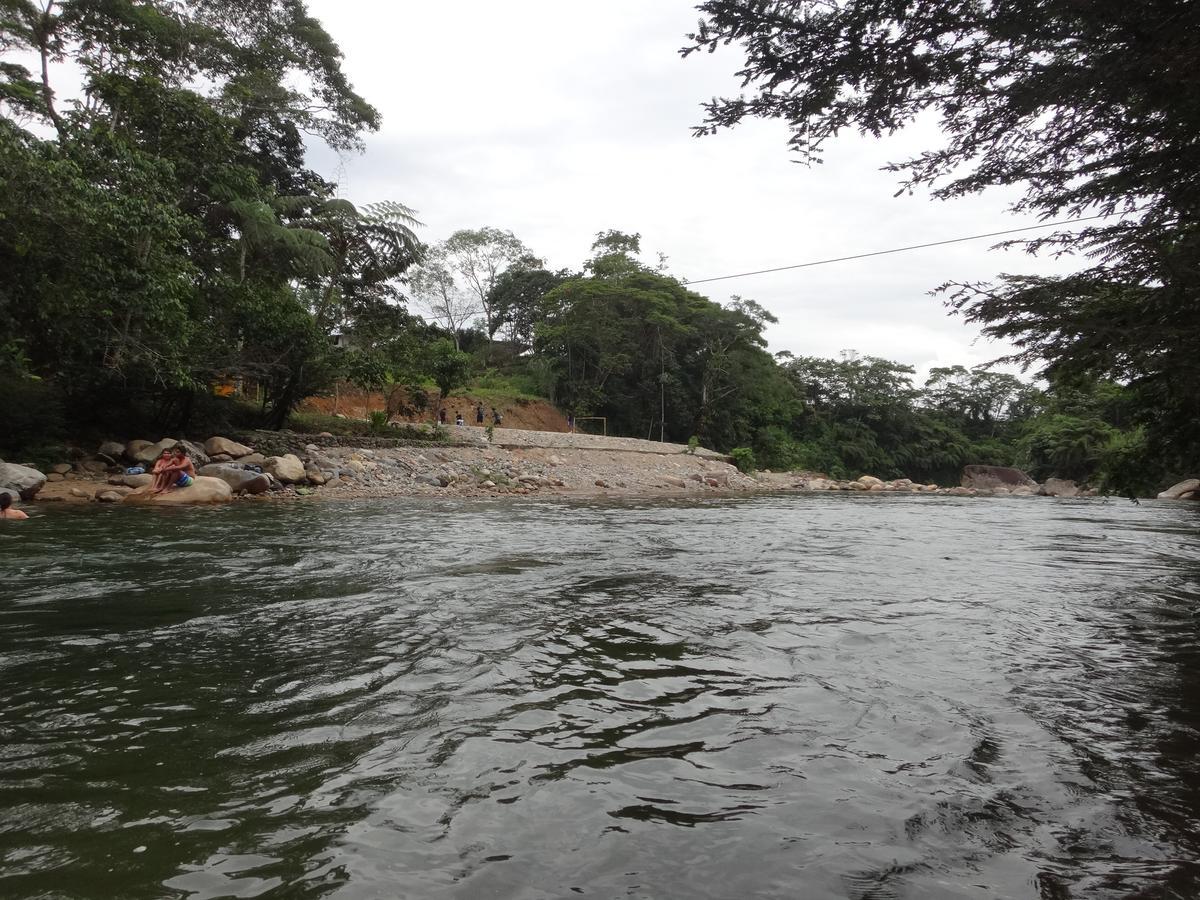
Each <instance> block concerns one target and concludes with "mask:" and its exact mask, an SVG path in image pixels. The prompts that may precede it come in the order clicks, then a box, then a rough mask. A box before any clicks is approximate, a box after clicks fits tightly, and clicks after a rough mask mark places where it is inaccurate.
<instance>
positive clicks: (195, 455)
mask: <svg viewBox="0 0 1200 900" xmlns="http://www.w3.org/2000/svg"><path fill="white" fill-rule="evenodd" d="M179 443H181V444H183V446H184V447H186V448H187V452H188V457H189V458H190V459H191V461H192V465H193V466H195V467H196V468H197V469H198V468H200V467H201V466H207V465H208V464H209V463H210V462H212V460H210V459H209V458H208V454H207V453H205V452H204V448H203V447H201V446H200V445H199V444H197V443H195V442H194V441H180V442H179Z"/></svg>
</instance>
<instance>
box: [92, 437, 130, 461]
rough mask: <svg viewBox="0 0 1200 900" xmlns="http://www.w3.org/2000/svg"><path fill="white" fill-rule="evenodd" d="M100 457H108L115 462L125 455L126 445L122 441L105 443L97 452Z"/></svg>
mask: <svg viewBox="0 0 1200 900" xmlns="http://www.w3.org/2000/svg"><path fill="white" fill-rule="evenodd" d="M97 453H98V454H99V455H100V456H107V457H108V458H109V459H111V460H112V461H113V462H116V461H117V460H119V459H120V458H121V457H122V456H124V455H125V445H124V444H122V443H121V442H120V441H105V442H104V443H103V444H101V445H100V449H99V450H98V451H97Z"/></svg>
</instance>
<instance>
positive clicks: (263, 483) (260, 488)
mask: <svg viewBox="0 0 1200 900" xmlns="http://www.w3.org/2000/svg"><path fill="white" fill-rule="evenodd" d="M199 474H200V475H203V476H205V477H206V478H220V479H221V480H222V481H224V482H225V483H226V484H227V485H229V487H230V489H231V490H232V491H233V492H234V493H235V494H262V493H266V492H267V491H269V490H270V489H271V477H270V476H269V475H263V474H262V473H261V472H252V471H249V470H247V469H243V468H241V467H240V466H231V465H226V464H222V463H210V464H209V465H207V466H202V467H201V468H200V469H199Z"/></svg>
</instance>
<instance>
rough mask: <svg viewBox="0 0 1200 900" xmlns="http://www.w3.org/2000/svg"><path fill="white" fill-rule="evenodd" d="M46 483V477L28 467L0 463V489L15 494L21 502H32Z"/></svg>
mask: <svg viewBox="0 0 1200 900" xmlns="http://www.w3.org/2000/svg"><path fill="white" fill-rule="evenodd" d="M45 483H46V476H45V475H43V474H42V473H41V472H39V471H38V470H37V469H34V468H30V467H29V466H18V465H17V464H16V463H0V488H2V489H5V490H8V491H9V492H10V493H13V494H16V495H17V496H19V497H20V498H21V499H22V500H32V499H33V498H34V497H35V496H36V495H37V492H38V491H40V490H41V489H42V485H44V484H45Z"/></svg>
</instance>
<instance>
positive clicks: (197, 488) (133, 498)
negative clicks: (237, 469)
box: [122, 475, 233, 506]
mask: <svg viewBox="0 0 1200 900" xmlns="http://www.w3.org/2000/svg"><path fill="white" fill-rule="evenodd" d="M232 499H233V490H232V488H230V487H229V485H228V484H226V483H225V482H224V481H222V480H221V479H220V478H211V477H208V476H205V475H197V476H196V477H195V479H193V480H192V483H191V484H189V485H188V486H187V487H182V488H170V489H169V490H166V491H163V492H162V493H161V494H155V493H152V492H151V488H150V486H149V485H147V486H146V487H142V488H138V489H137V490H136V491H134V492H133V493H131V494H128V495H126V497H125V499H124V500H123V501H122V502H123V503H134V504H142V505H146V506H187V505H191V504H201V503H228V502H229V501H231V500H232Z"/></svg>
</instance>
